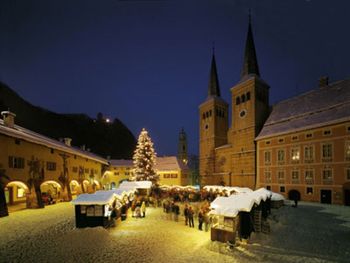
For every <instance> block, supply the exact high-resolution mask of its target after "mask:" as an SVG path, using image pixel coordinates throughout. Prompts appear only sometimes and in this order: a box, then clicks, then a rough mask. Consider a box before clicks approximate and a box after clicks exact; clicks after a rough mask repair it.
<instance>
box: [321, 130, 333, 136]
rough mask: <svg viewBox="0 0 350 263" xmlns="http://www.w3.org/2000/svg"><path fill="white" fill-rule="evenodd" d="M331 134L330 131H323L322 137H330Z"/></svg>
mask: <svg viewBox="0 0 350 263" xmlns="http://www.w3.org/2000/svg"><path fill="white" fill-rule="evenodd" d="M331 134H332V131H331V130H325V131H323V136H328V135H331Z"/></svg>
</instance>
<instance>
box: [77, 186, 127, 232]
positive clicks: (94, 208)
mask: <svg viewBox="0 0 350 263" xmlns="http://www.w3.org/2000/svg"><path fill="white" fill-rule="evenodd" d="M72 204H73V205H74V206H75V224H76V227H77V228H82V227H95V226H103V227H108V226H110V225H112V224H113V223H114V220H115V218H116V217H117V214H118V209H120V208H121V206H122V204H121V202H120V201H119V200H118V198H117V195H116V194H115V193H113V191H100V192H96V193H94V194H81V195H79V196H78V197H77V198H76V199H74V200H73V201H72Z"/></svg>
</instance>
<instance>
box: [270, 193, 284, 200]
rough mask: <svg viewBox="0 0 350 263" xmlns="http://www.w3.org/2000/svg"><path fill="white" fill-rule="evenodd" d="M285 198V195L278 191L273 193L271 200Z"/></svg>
mask: <svg viewBox="0 0 350 263" xmlns="http://www.w3.org/2000/svg"><path fill="white" fill-rule="evenodd" d="M284 200H285V198H284V196H283V195H281V194H278V193H272V196H271V201H284Z"/></svg>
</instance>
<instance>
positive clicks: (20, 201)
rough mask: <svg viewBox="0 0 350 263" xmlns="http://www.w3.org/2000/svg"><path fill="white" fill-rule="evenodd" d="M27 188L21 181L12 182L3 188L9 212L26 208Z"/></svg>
mask: <svg viewBox="0 0 350 263" xmlns="http://www.w3.org/2000/svg"><path fill="white" fill-rule="evenodd" d="M28 193H29V188H28V186H27V185H26V184H25V183H23V182H21V181H12V182H9V183H8V184H7V185H6V186H5V199H6V204H7V208H8V210H9V212H14V211H18V210H22V209H25V208H26V207H27V205H26V204H27V202H26V201H27V194H28Z"/></svg>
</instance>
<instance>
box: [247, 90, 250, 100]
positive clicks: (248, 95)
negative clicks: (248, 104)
mask: <svg viewBox="0 0 350 263" xmlns="http://www.w3.org/2000/svg"><path fill="white" fill-rule="evenodd" d="M248 100H250V91H248V92H247V101H248Z"/></svg>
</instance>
